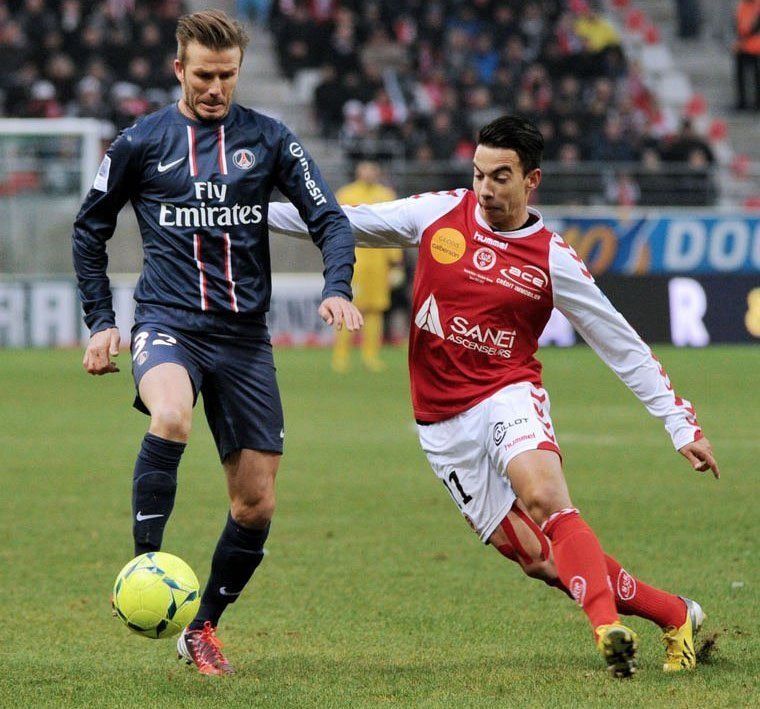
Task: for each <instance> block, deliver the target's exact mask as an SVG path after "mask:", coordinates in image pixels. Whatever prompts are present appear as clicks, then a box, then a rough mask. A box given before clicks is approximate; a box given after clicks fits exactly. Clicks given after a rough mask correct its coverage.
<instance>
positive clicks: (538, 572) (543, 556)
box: [488, 500, 559, 586]
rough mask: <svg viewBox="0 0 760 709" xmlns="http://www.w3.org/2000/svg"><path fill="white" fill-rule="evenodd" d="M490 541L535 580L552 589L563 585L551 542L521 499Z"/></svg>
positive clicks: (516, 502)
mask: <svg viewBox="0 0 760 709" xmlns="http://www.w3.org/2000/svg"><path fill="white" fill-rule="evenodd" d="M488 541H489V543H490V544H491V545H492V546H493V547H494V548H495V549H497V550H498V551H499V553H500V554H502V555H503V556H505V557H507V558H508V559H511V560H512V561H515V562H517V563H518V564H519V565H520V566H521V568H522V570H523V571H524V572H525V573H526V574H527V575H528V576H530V577H531V578H535V579H539V580H541V581H544V582H545V583H547V584H549V585H550V586H556V585H557V584H558V583H559V579H558V576H557V568H556V567H555V565H554V561H553V560H552V558H551V547H550V544H549V540H548V539H547V538H546V535H544V533H543V532H542V531H541V530H540V529H539V527H538V525H537V524H536V523H535V522H534V521H533V520H532V519H531V518H530V516H529V515H528V514H527V512H526V510H525V508H524V507H523V506H522V504H521V503H520V501H519V500H516V501H515V503H514V505H513V506H512V509H511V510H510V511H509V512H508V513H507V515H506V516H505V517H504V519H503V520H502V521H501V522H500V524H499V526H498V527H497V528H496V530H495V531H494V533H493V534H492V535H491V536H490V537H489V540H488Z"/></svg>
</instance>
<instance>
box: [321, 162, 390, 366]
mask: <svg viewBox="0 0 760 709" xmlns="http://www.w3.org/2000/svg"><path fill="white" fill-rule="evenodd" d="M355 177H356V179H355V180H354V182H350V183H349V184H347V185H345V186H344V187H341V188H340V189H339V190H338V191H337V192H336V193H335V198H336V199H337V200H338V203H339V204H347V205H351V206H356V205H358V204H374V203H376V202H387V201H389V200H392V199H395V198H396V193H395V192H394V191H393V190H392V189H391V188H390V187H386V186H385V185H384V184H382V182H381V181H380V178H381V172H380V166H379V165H378V164H377V163H376V162H372V161H370V160H363V161H362V162H360V163H358V164H357V166H356V172H355ZM402 263H403V251H402V250H401V249H361V250H359V251H357V252H356V263H355V264H354V278H353V281H352V282H351V287H352V289H353V291H354V305H355V306H356V307H357V308H359V310H360V312H361V313H362V315H363V316H364V329H363V331H362V341H361V361H362V364H363V365H364V367H365V368H366V369H367V370H369V371H370V372H382V371H383V370H384V369H385V364H384V362H383V361H382V360H381V359H380V347H381V345H382V343H383V314H384V313H385V312H386V311H387V310H388V309H389V308H390V306H391V298H390V295H391V288H392V286H397V285H400V281H401V280H403V269H402ZM352 339H353V333H351V332H349V331H348V330H345V329H344V330H339V331H338V332H336V333H335V345H334V347H333V356H332V368H333V370H335V371H336V372H341V373H342V372H346V371H347V370H348V368H349V365H350V356H351V342H352Z"/></svg>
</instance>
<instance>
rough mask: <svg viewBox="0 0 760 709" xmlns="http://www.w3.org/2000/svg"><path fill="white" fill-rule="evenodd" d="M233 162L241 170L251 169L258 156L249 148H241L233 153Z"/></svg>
mask: <svg viewBox="0 0 760 709" xmlns="http://www.w3.org/2000/svg"><path fill="white" fill-rule="evenodd" d="M232 163H233V164H234V165H235V167H236V168H238V169H239V170H250V169H251V168H252V167H253V166H254V164H255V163H256V156H255V155H254V154H253V153H252V152H251V151H250V150H248V148H240V150H236V151H235V152H234V153H232Z"/></svg>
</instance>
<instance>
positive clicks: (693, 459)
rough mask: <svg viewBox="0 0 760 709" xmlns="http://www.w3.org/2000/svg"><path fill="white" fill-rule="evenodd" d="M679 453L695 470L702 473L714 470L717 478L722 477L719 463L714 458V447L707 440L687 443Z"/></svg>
mask: <svg viewBox="0 0 760 709" xmlns="http://www.w3.org/2000/svg"><path fill="white" fill-rule="evenodd" d="M678 452H679V453H680V454H681V455H682V456H683V457H684V458H686V460H688V461H689V462H690V463H691V467H692V468H694V470H696V471H698V472H700V473H705V472H707V471H708V470H712V473H713V475H714V476H715V477H716V478H719V477H720V470H719V469H718V462H717V461H716V460H715V457H714V456H713V452H712V445H710V441H708V440H707V439H706V438H700V439H699V440H698V441H693V442H691V443H687V444H686V445H685V446H684V447H683V448H681V449H679V451H678Z"/></svg>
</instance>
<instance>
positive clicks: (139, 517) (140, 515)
mask: <svg viewBox="0 0 760 709" xmlns="http://www.w3.org/2000/svg"><path fill="white" fill-rule="evenodd" d="M156 517H163V515H144V514H143V513H142V512H138V513H137V514H136V515H135V519H136V520H137V521H138V522H143V521H144V520H146V519H155V518H156Z"/></svg>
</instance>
